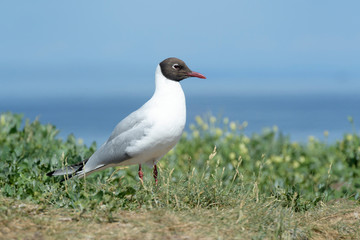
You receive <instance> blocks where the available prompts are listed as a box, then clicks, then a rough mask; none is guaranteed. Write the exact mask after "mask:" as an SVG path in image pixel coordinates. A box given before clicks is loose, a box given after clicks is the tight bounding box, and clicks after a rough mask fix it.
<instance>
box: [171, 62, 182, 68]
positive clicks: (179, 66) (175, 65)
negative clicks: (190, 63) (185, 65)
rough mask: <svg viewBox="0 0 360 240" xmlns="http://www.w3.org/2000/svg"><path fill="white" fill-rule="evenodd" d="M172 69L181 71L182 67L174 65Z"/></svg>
mask: <svg viewBox="0 0 360 240" xmlns="http://www.w3.org/2000/svg"><path fill="white" fill-rule="evenodd" d="M172 68H173V69H175V70H179V69H180V68H181V67H180V65H179V64H177V63H175V64H174V65H172Z"/></svg>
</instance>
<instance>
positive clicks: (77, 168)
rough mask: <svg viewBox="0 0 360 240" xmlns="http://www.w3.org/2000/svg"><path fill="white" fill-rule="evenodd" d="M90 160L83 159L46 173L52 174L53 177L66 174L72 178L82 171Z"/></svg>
mask: <svg viewBox="0 0 360 240" xmlns="http://www.w3.org/2000/svg"><path fill="white" fill-rule="evenodd" d="M88 160H89V159H85V160H84V161H81V162H79V163H76V164H74V165H71V166H66V167H64V168H61V169H57V170H55V171H52V172H48V173H47V174H46V175H47V176H51V177H53V176H62V175H66V176H67V178H72V177H73V176H75V175H77V174H78V173H79V172H81V171H82V170H83V168H84V166H85V164H86V162H87V161H88Z"/></svg>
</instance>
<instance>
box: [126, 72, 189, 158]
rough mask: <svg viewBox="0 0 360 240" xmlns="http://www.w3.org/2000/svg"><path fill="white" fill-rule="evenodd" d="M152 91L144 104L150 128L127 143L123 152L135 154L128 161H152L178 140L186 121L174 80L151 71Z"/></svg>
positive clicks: (183, 104)
mask: <svg viewBox="0 0 360 240" xmlns="http://www.w3.org/2000/svg"><path fill="white" fill-rule="evenodd" d="M155 80H156V90H155V93H154V95H153V97H152V98H151V99H150V100H149V101H148V102H147V103H146V104H145V105H144V108H145V109H144V110H145V111H146V116H147V119H146V121H150V122H151V125H152V127H151V128H149V129H147V131H146V132H145V137H143V138H142V139H140V140H137V141H136V142H134V143H132V144H130V146H129V147H128V148H127V149H126V151H127V152H128V153H129V154H130V155H131V156H135V157H134V158H133V159H132V160H131V162H132V164H140V163H144V162H149V161H156V160H157V159H158V158H160V157H162V156H163V155H164V154H166V153H167V152H168V151H169V150H170V149H171V148H173V147H174V146H175V145H176V143H177V142H178V141H179V140H180V138H181V135H182V132H183V130H184V126H185V122H186V104H185V96H184V92H183V90H182V88H181V85H180V83H179V82H177V81H172V80H169V79H166V78H165V77H164V76H163V75H162V73H161V70H160V66H158V67H157V69H156V74H155Z"/></svg>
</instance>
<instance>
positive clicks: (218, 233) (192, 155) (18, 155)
mask: <svg viewBox="0 0 360 240" xmlns="http://www.w3.org/2000/svg"><path fill="white" fill-rule="evenodd" d="M350 121H351V123H352V120H351V119H350ZM246 125H247V123H246V122H245V123H242V124H239V123H235V122H230V121H229V120H228V119H226V118H225V119H221V120H218V119H216V118H215V117H213V116H209V117H206V118H201V117H197V118H196V124H191V126H190V129H191V131H190V132H187V133H184V136H183V138H182V139H181V141H180V142H179V143H178V145H177V146H176V148H175V149H173V150H171V151H170V152H169V153H168V154H167V155H166V156H165V157H164V158H163V159H162V160H161V161H160V163H159V168H160V179H159V184H158V186H155V184H154V181H153V178H152V171H151V169H146V168H145V176H144V179H145V181H144V184H143V185H142V184H141V183H140V182H139V181H138V179H137V166H130V167H123V168H117V169H116V168H110V169H107V170H104V171H101V172H99V173H95V174H93V175H90V176H89V177H88V178H86V179H71V180H68V181H65V182H63V183H60V180H61V178H60V177H59V178H52V177H47V176H46V173H47V172H49V171H51V170H54V169H57V168H60V167H61V166H64V165H67V164H72V163H76V162H79V161H80V160H82V159H84V158H87V157H89V156H90V155H91V154H92V153H93V152H94V151H95V150H96V144H95V143H93V144H92V145H91V146H90V147H87V146H85V145H84V144H82V141H81V140H77V139H76V138H75V137H74V136H72V135H70V136H69V137H68V138H67V139H66V140H65V141H63V140H61V139H58V138H57V134H58V132H59V131H58V130H57V129H56V128H55V127H54V126H52V125H42V124H41V123H40V122H39V121H37V120H35V121H34V122H29V121H28V120H26V122H25V124H24V123H23V117H22V116H21V115H16V114H10V113H4V114H2V115H1V117H0V187H1V193H0V202H1V203H0V228H1V227H6V228H7V229H9V231H8V233H6V232H5V233H4V232H2V231H1V230H0V238H1V236H2V235H1V234H3V235H4V234H11V233H12V234H14V231H15V230H12V229H13V228H12V227H11V226H12V224H13V222H14V221H15V220H16V221H20V220H19V219H21V221H25V220H26V219H28V220H29V221H31V222H34V221H35V222H38V224H40V225H41V224H42V225H45V226H48V228H51V227H52V226H56V225H58V223H57V222H56V221H59V220H58V219H59V218H60V216H63V215H62V214H65V213H66V214H67V216H70V218H69V219H70V220H69V221H70V222H73V224H69V225H66V226H68V228H71V229H74V228H76V227H78V228H82V229H88V230H87V231H88V234H90V235H91V236H93V237H96V236H99V235H97V233H99V232H96V233H95V232H92V231H91V230H92V229H91V227H90V226H91V225H92V224H93V225H97V226H98V225H101V224H103V225H106V224H111V223H116V222H121V223H122V224H124V225H126V224H128V227H126V226H124V227H123V228H120V229H119V228H118V227H117V228H116V229H117V230H116V231H115V230H114V229H113V230H112V231H114V232H113V234H114V235H111V234H110V233H109V232H107V233H106V234H107V235H106V236H107V238H112V237H114V239H116V237H115V236H126V238H134V237H136V236H137V235H136V234H135V233H138V234H140V235H141V234H143V235H144V236H146V237H147V238H152V237H154V236H155V235H156V236H157V238H165V239H166V238H180V236H183V235H182V234H187V235H186V236H188V237H189V238H191V239H194V238H225V239H229V238H239V239H244V238H245V239H246V238H254V239H261V238H268V239H278V238H285V239H306V238H308V237H313V238H319V239H321V238H324V239H325V238H328V237H329V234H331V235H332V236H334V237H335V238H336V237H338V238H340V237H344V238H357V237H359V236H360V235H359V234H360V233H359V230H358V229H360V223H359V214H360V208H359V206H358V202H359V199H360V178H359V175H360V166H359V165H360V136H359V135H357V134H356V132H355V131H354V132H353V133H350V134H345V135H344V138H343V139H341V140H339V141H338V142H336V143H331V144H327V143H326V139H325V140H324V141H319V140H317V139H315V138H313V137H310V138H309V141H308V142H307V143H296V142H291V141H290V140H289V138H288V137H287V136H284V135H282V134H281V133H280V132H279V131H278V129H277V128H276V127H273V128H272V129H265V130H264V131H263V132H262V133H261V134H254V135H252V136H251V137H249V136H246V135H245V134H244V133H243V129H244V128H245V127H246ZM324 134H325V138H326V135H327V133H324ZM215 146H216V147H215ZM339 199H343V200H339ZM14 206H15V207H14ZM16 206H17V207H16ZM18 206H23V208H24V209H27V210H26V212H27V214H24V212H23V211H22V210H21V207H20V208H19V207H18ZM24 206H25V207H24ZM29 209H30V210H29ZM33 209H35V210H33ZM39 209H40V210H39ZM129 210H131V211H129ZM39 211H40V212H42V213H43V215H44V216H45V218H44V216H42V217H40V216H39ZM130 212H135V213H137V214H139V215H136V214H135V215H131V214H130ZM126 214H128V215H129V214H130V215H131V217H129V216H128V217H126V216H127V215H126ZM125 215H126V216H125ZM46 216H53V217H52V218H51V217H50V219H52V221H49V219H48V218H46ZM54 216H56V217H54ZM24 218H25V220H24ZM62 218H64V217H62ZM54 219H55V220H54ZM124 219H127V220H124ZM345 220H346V221H345ZM16 221H15V222H16ZM54 221H55V222H54ZM138 221H146V224H143V225H141V224H140V223H139V222H138ZM74 222H76V224H75V223H74ZM19 224H20V222H19ZM24 224H25V223H24ZM139 224H140V225H139ZM2 225H3V226H2ZM103 225H101V226H102V227H103V228H105V227H104V226H103ZM106 226H107V227H106V229H108V226H111V225H106ZM159 226H161V228H160V229H159ZM98 227H99V226H98ZM6 228H4V229H6ZM100 228H101V227H100ZM131 228H136V229H138V230H136V231H135V232H131V231H129V229H131ZM38 231H40V230H38ZM63 231H65V230H63ZM63 231H62V232H63ZM127 231H129V232H127ZM15 232H16V231H15ZM43 234H44V236H45V237H52V238H68V237H69V236H67V235H66V234H65V233H63V235H62V234H61V232H56V231H53V232H51V233H48V232H47V233H43ZM103 234H105V233H103ZM132 234H133V235H132ZM4 236H6V235H4ZM103 236H105V235H103ZM184 236H185V235H184ZM74 237H75V236H74ZM77 237H79V238H86V235H84V234H82V235H78V236H77Z"/></svg>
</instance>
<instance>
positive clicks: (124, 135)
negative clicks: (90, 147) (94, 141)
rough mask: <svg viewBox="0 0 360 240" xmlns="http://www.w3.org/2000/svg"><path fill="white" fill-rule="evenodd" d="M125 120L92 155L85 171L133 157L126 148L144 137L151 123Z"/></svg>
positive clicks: (115, 163) (116, 163)
mask: <svg viewBox="0 0 360 240" xmlns="http://www.w3.org/2000/svg"><path fill="white" fill-rule="evenodd" d="M130 116H131V115H129V117H130ZM124 120H127V121H124ZM124 120H123V121H121V122H120V123H119V124H118V126H117V127H116V128H115V129H114V131H113V133H112V135H111V136H110V138H109V140H108V141H107V142H106V143H105V144H103V145H102V146H101V147H100V148H99V149H98V150H97V151H96V152H95V153H94V154H93V155H92V156H91V157H90V159H89V161H88V162H87V164H86V165H85V167H84V172H85V173H88V172H92V171H94V170H96V169H100V168H103V167H105V166H106V165H118V164H120V163H121V162H123V161H126V160H128V159H131V158H132V157H133V156H130V155H129V154H128V153H127V152H126V148H127V147H129V146H131V144H134V143H135V142H136V141H138V140H140V139H142V138H143V137H144V136H145V135H146V132H147V130H148V128H150V127H151V123H150V122H148V121H146V120H143V121H140V120H135V119H124ZM125 124H127V125H125ZM125 127H127V129H126V128H125Z"/></svg>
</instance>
